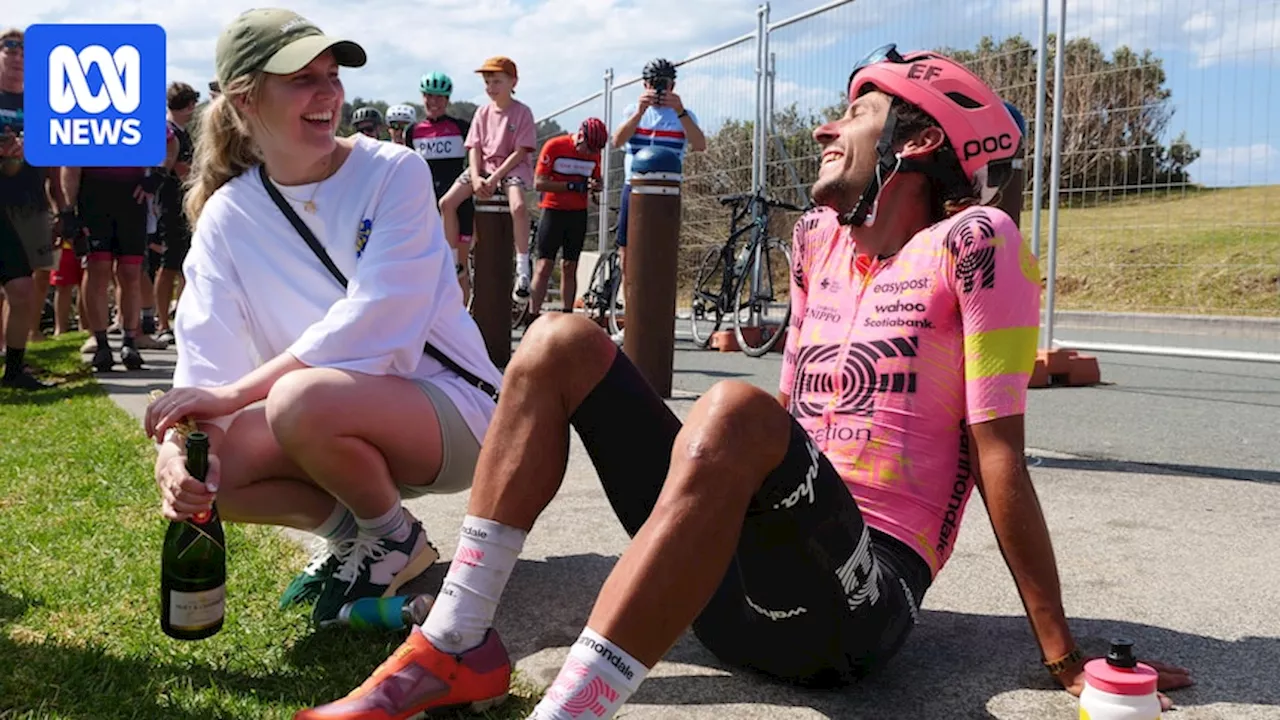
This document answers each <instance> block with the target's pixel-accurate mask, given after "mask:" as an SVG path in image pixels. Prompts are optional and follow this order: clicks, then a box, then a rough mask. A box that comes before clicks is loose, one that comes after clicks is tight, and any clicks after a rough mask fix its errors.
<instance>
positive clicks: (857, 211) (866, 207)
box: [840, 109, 916, 227]
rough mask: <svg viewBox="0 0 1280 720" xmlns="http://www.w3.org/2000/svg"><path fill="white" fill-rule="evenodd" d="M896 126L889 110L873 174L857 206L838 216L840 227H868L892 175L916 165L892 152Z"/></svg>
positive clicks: (895, 119) (878, 143)
mask: <svg viewBox="0 0 1280 720" xmlns="http://www.w3.org/2000/svg"><path fill="white" fill-rule="evenodd" d="M897 125H898V114H897V113H895V112H893V110H892V109H890V111H889V117H888V119H887V120H885V122H884V130H882V131H880V140H879V141H878V142H877V143H876V169H875V174H874V175H873V176H872V178H871V181H870V182H868V183H867V187H866V188H865V189H863V191H862V194H861V195H860V196H858V204H857V205H855V206H854V208H853V211H852V212H848V213H845V214H843V215H841V216H840V224H841V225H852V226H854V227H862V226H864V225H870V224H871V223H872V222H873V221H874V219H875V211H876V207H877V206H878V205H879V203H880V190H881V189H882V188H884V186H885V184H886V183H888V182H889V181H890V180H892V179H893V176H894V175H896V174H897V173H898V172H900V171H902V170H904V169H907V168H904V167H903V166H904V164H911V165H915V164H916V163H915V162H914V161H911V160H906V159H903V158H902V157H901V156H900V155H898V153H896V152H894V151H893V131H894V129H895V128H896V127H897Z"/></svg>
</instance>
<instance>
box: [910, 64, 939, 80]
mask: <svg viewBox="0 0 1280 720" xmlns="http://www.w3.org/2000/svg"><path fill="white" fill-rule="evenodd" d="M941 74H942V68H941V67H938V66H937V65H930V64H929V63H916V64H914V65H912V66H911V69H910V70H908V71H907V77H908V78H910V79H912V80H924V81H926V82H928V81H929V80H932V79H934V78H936V77H938V76H939V75H941Z"/></svg>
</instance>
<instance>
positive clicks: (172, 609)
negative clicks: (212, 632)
mask: <svg viewBox="0 0 1280 720" xmlns="http://www.w3.org/2000/svg"><path fill="white" fill-rule="evenodd" d="M226 604H227V586H226V585H219V586H218V587H216V588H213V589H212V590H202V591H200V592H180V591H178V590H170V591H169V624H170V625H172V626H173V627H175V628H178V629H179V630H203V629H205V628H207V627H210V626H212V625H216V624H217V623H218V621H219V620H221V619H222V617H223V615H224V614H225V613H226Z"/></svg>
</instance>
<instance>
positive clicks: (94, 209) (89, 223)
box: [79, 178, 147, 262]
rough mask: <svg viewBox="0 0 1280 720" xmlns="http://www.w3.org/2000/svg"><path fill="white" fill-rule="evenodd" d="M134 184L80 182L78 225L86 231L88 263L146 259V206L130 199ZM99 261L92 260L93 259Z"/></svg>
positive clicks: (87, 179) (102, 181)
mask: <svg viewBox="0 0 1280 720" xmlns="http://www.w3.org/2000/svg"><path fill="white" fill-rule="evenodd" d="M136 187H138V183H136V182H118V181H114V180H99V179H95V178H84V179H83V180H81V182H80V201H79V209H80V221H81V222H82V223H83V224H84V226H85V227H86V228H88V230H89V259H90V260H95V259H97V260H103V259H110V258H133V259H135V260H136V262H141V261H142V259H143V258H145V257H146V255H147V206H146V204H145V203H139V202H138V201H137V200H135V199H133V191H134V189H135V188H136ZM95 255H96V256H98V257H96V258H95V257H94V256H95Z"/></svg>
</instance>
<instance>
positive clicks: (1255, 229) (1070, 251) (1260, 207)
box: [1022, 185, 1280, 317]
mask: <svg viewBox="0 0 1280 720" xmlns="http://www.w3.org/2000/svg"><path fill="white" fill-rule="evenodd" d="M1022 231H1023V234H1024V235H1026V236H1028V237H1029V236H1030V234H1031V213H1030V212H1029V211H1025V212H1024V213H1023V215H1022ZM1048 235H1049V213H1048V212H1047V211H1045V212H1044V213H1043V214H1042V216H1041V241H1040V242H1041V245H1040V254H1041V271H1042V272H1045V271H1046V270H1047V258H1048ZM1057 305H1058V307H1059V308H1060V309H1071V310H1107V311H1116V312H1167V313H1189V314H1211V315H1256V316H1274V317H1280V185H1270V186H1265V187H1253V188H1240V189H1228V190H1207V191H1200V192H1192V193H1185V194H1184V193H1183V192H1182V191H1177V192H1173V193H1169V194H1167V195H1161V196H1156V197H1155V198H1152V197H1150V196H1147V197H1145V198H1140V199H1128V200H1121V201H1117V202H1111V203H1106V204H1102V205H1098V206H1096V207H1083V208H1063V209H1062V210H1061V211H1060V214H1059V217H1058V284H1057Z"/></svg>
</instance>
